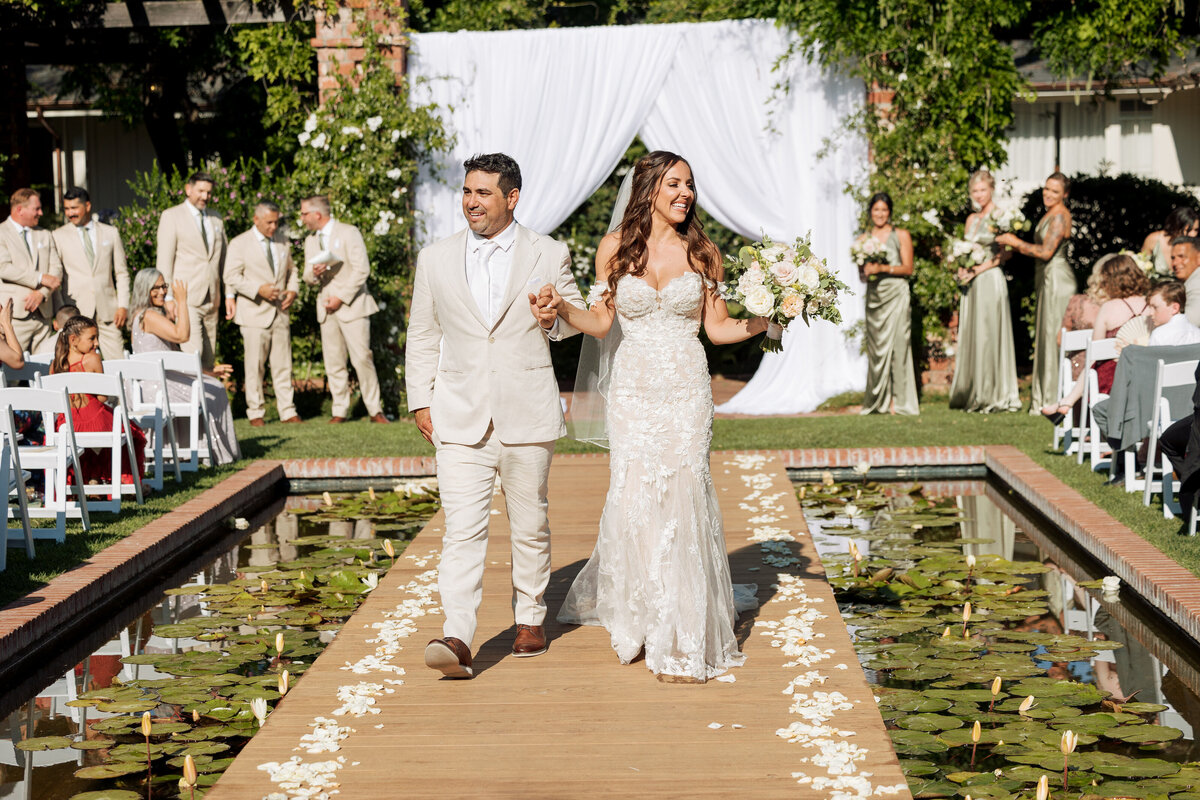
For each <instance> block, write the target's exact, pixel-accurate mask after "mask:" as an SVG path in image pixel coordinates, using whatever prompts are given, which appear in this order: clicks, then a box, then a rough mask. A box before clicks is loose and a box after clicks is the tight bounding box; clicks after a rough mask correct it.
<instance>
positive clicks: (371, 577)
mask: <svg viewBox="0 0 1200 800" xmlns="http://www.w3.org/2000/svg"><path fill="white" fill-rule="evenodd" d="M362 582H363V583H365V584H366V585H367V588H366V589H365V590H364V592H363V594H366V593H367V592H370V591H372V590H374V589H377V588H379V573H378V572H368V573H367V576H366V577H365V578H363V579H362Z"/></svg>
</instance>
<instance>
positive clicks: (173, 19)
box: [79, 0, 312, 29]
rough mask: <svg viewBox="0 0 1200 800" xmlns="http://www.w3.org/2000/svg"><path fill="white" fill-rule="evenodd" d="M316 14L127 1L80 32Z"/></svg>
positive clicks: (204, 2) (197, 1) (275, 7)
mask: <svg viewBox="0 0 1200 800" xmlns="http://www.w3.org/2000/svg"><path fill="white" fill-rule="evenodd" d="M311 18H312V11H311V10H310V9H307V8H306V9H303V10H300V11H297V9H296V7H295V6H294V5H293V4H292V3H288V2H284V3H260V4H256V3H252V2H250V0H127V2H124V3H109V4H108V9H107V10H106V11H105V12H104V16H103V17H102V18H101V19H100V20H99V22H98V23H97V24H89V23H88V22H82V23H81V24H80V25H79V27H80V28H106V29H116V28H186V27H198V26H203V27H221V28H223V27H225V26H227V25H246V24H254V23H270V22H287V21H289V20H293V19H311Z"/></svg>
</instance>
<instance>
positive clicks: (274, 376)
mask: <svg viewBox="0 0 1200 800" xmlns="http://www.w3.org/2000/svg"><path fill="white" fill-rule="evenodd" d="M278 229H279V206H277V205H275V204H274V203H272V202H270V201H268V200H264V201H262V202H261V203H259V204H258V205H257V206H255V207H254V226H253V227H252V228H250V230H248V231H246V232H245V233H242V234H240V235H238V236H235V237H234V238H233V240H232V241H231V242H230V243H229V253H228V254H227V255H226V256H225V288H226V292H236V293H237V294H238V295H239V297H237V298H236V301H237V302H236V304H235V305H236V310H235V311H234V315H233V321H234V322H236V323H237V324H238V327H240V328H241V329H242V341H243V342H244V343H245V346H246V416H247V417H249V419H250V424H251V425H252V426H254V427H256V428H257V427H261V426H262V425H263V424H265V423H264V422H263V416H264V415H265V413H266V401H265V399H264V398H263V372H264V370H265V369H266V365H267V362H268V361H269V362H270V364H271V383H272V384H273V385H274V386H275V407H276V408H277V409H278V411H279V419H280V420H281V421H283V422H289V423H295V422H300V421H301V420H300V417H299V416H298V415H297V414H296V406H295V404H294V403H293V402H292V331H291V327H290V326H291V314H290V313H288V309H290V308H291V307H292V303H294V302H296V295H297V294H298V293H299V291H300V279H299V278H298V277H297V275H296V269H295V267H294V266H293V264H292V248H291V245H290V244H288V242H287V241H277V240H276V237H275V232H276V231H277V230H278Z"/></svg>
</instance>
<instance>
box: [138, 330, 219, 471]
mask: <svg viewBox="0 0 1200 800" xmlns="http://www.w3.org/2000/svg"><path fill="white" fill-rule="evenodd" d="M131 358H132V359H133V360H135V361H157V362H161V363H162V365H163V369H164V370H165V371H166V373H167V379H168V380H169V381H175V382H179V383H184V384H187V385H188V387H189V389H190V392H189V396H188V399H187V400H186V401H178V400H171V399H170V390H169V388H168V389H167V390H166V391H164V395H165V399H166V406H167V408H168V409H169V410H170V412H171V415H172V416H173V417H174V418H175V419H179V420H183V421H184V422H185V423H186V428H187V438H186V441H185V442H183V443H181V444H180V445H179V448H178V454H179V457H180V458H181V459H183V460H182V461H177V462H176V463H178V464H179V466H180V468H181V469H183V470H184V471H185V472H195V471H196V470H198V469H200V461H201V459H205V458H206V459H208V461H209V463H210V464H213V465H214V466H215V465H216V464H217V459H216V457H215V455H214V453H213V451H214V450H215V448H214V447H212V434H211V432H210V431H209V427H208V425H209V423H208V420H209V416H208V409H207V408H206V406H205V399H204V370H203V368H202V367H201V366H200V354H199V353H181V352H178V351H175V350H156V351H153V352H149V353H134V354H133V355H132V356H131Z"/></svg>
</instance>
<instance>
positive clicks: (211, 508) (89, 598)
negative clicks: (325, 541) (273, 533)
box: [0, 461, 286, 659]
mask: <svg viewBox="0 0 1200 800" xmlns="http://www.w3.org/2000/svg"><path fill="white" fill-rule="evenodd" d="M284 480H286V478H285V475H284V471H283V467H282V466H281V465H280V462H278V461H255V462H253V463H252V464H250V465H249V466H248V467H246V468H245V469H242V470H239V471H238V472H236V473H234V474H233V475H231V476H229V477H228V478H226V479H225V480H223V481H221V482H220V483H218V484H217V485H216V486H214V487H212V488H211V489H207V490H206V491H204V492H201V493H200V494H198V495H196V496H195V497H193V498H192V499H191V500H188V501H187V502H186V503H183V504H182V505H180V506H178V507H176V508H175V509H174V510H173V511H169V512H167V513H166V514H163V515H162V516H161V517H159V518H158V519H156V520H153V521H152V522H149V523H147V524H146V525H144V526H142V527H141V528H139V529H138V530H136V531H134V532H133V533H132V534H130V535H129V536H127V537H125V538H124V539H122V540H120V541H118V542H115V543H113V544H112V545H109V546H108V547H106V548H105V549H103V550H101V551H100V552H99V553H96V554H95V555H94V556H92V557H91V558H90V559H88V560H87V561H85V562H83V563H82V564H80V565H79V566H78V567H75V568H74V569H71V570H68V571H67V572H64V573H63V574H62V575H59V576H58V577H56V578H54V579H53V580H51V581H50V582H49V583H48V584H46V585H45V586H43V587H41V588H40V589H36V590H34V591H33V592H31V593H30V594H28V595H26V596H25V597H23V598H21V599H20V600H17V601H15V602H13V603H11V604H9V605H8V606H6V607H5V608H3V609H0V653H5V654H7V655H6V656H5V658H6V659H7V658H10V657H12V656H13V655H14V654H19V653H24V652H26V651H27V650H28V649H29V648H34V647H37V646H39V644H42V643H44V642H45V641H46V640H48V639H50V638H55V636H56V634H57V632H59V631H61V630H62V629H63V628H65V627H68V626H70V625H73V624H78V623H79V621H80V618H81V617H82V616H83V615H84V614H86V612H87V611H88V609H91V608H94V607H96V606H98V605H100V604H102V603H103V602H104V601H106V600H107V599H109V598H111V597H112V596H113V595H114V594H116V593H118V592H120V591H121V590H122V589H123V588H126V587H128V586H129V585H130V584H132V583H134V582H135V581H138V580H140V579H141V578H143V577H144V576H146V575H147V574H150V573H153V572H155V571H158V570H160V569H162V568H163V567H164V566H166V565H167V564H168V563H169V562H170V561H172V560H173V559H174V558H176V557H178V555H179V551H180V550H181V549H183V548H184V547H185V546H186V545H187V544H189V543H191V542H192V540H194V538H195V536H196V534H198V533H199V532H201V531H204V530H207V529H209V528H212V527H214V526H216V525H219V524H220V522H221V521H222V520H223V519H225V518H226V517H229V516H232V515H234V514H237V513H240V512H244V511H245V510H247V509H253V508H255V507H256V506H258V505H263V504H265V503H266V502H267V501H269V500H271V499H273V498H274V497H275V495H276V493H277V488H278V486H279V484H280V483H281V482H283V481H284ZM35 562H36V559H35Z"/></svg>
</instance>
